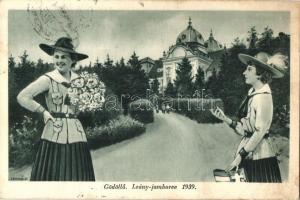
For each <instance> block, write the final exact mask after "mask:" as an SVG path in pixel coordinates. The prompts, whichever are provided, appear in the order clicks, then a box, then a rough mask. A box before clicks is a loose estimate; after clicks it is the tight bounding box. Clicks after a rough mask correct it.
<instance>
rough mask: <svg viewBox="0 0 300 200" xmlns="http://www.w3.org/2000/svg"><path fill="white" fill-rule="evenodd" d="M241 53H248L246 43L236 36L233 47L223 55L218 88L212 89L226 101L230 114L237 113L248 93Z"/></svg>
mask: <svg viewBox="0 0 300 200" xmlns="http://www.w3.org/2000/svg"><path fill="white" fill-rule="evenodd" d="M239 53H248V50H247V48H246V45H245V44H244V43H243V42H242V41H240V39H239V38H236V39H235V40H234V42H233V43H232V47H231V48H230V49H228V51H227V52H225V54H224V55H223V57H222V60H221V66H220V72H219V76H218V81H217V82H218V83H219V84H218V86H219V88H218V89H217V90H214V92H213V91H211V92H212V93H214V95H216V96H218V97H220V98H221V99H222V100H223V102H224V107H225V111H226V112H227V114H229V115H235V114H236V112H237V110H238V107H239V105H240V103H241V101H242V98H243V96H244V95H246V93H247V89H246V85H245V81H244V78H243V75H242V73H243V71H244V67H243V64H242V63H241V62H240V61H239V59H238V54H239Z"/></svg>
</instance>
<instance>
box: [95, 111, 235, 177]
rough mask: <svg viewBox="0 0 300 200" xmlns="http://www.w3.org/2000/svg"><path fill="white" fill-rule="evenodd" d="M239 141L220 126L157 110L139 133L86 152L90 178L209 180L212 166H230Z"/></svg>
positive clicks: (226, 128)
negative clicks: (90, 161) (91, 169)
mask: <svg viewBox="0 0 300 200" xmlns="http://www.w3.org/2000/svg"><path fill="white" fill-rule="evenodd" d="M239 139H240V138H239V137H238V136H237V135H235V133H234V132H233V131H232V130H231V129H230V128H229V127H228V126H226V125H225V124H198V123H197V122H195V121H193V120H190V119H189V118H187V117H184V116H181V115H178V114H175V113H170V114H162V113H158V114H155V121H154V123H151V124H148V125H147V130H146V133H144V134H142V135H141V136H138V137H135V138H133V139H130V140H126V141H123V142H121V143H118V144H115V145H111V146H109V147H105V148H101V149H98V150H95V151H93V152H92V157H93V163H94V170H95V174H96V180H98V181H214V179H213V176H212V170H213V169H215V168H225V167H227V165H229V164H230V162H231V161H232V159H233V153H234V151H235V148H236V145H237V144H238V140H239Z"/></svg>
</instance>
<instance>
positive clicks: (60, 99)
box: [51, 92, 63, 105]
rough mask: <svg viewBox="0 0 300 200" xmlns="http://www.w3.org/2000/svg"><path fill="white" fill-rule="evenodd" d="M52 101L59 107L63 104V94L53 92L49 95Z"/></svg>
mask: <svg viewBox="0 0 300 200" xmlns="http://www.w3.org/2000/svg"><path fill="white" fill-rule="evenodd" d="M51 97H52V101H53V103H54V104H55V105H61V104H62V103H63V94H62V93H60V92H54V93H52V94H51Z"/></svg>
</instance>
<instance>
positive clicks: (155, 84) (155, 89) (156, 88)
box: [152, 76, 160, 94]
mask: <svg viewBox="0 0 300 200" xmlns="http://www.w3.org/2000/svg"><path fill="white" fill-rule="evenodd" d="M159 85H160V84H159V81H158V79H157V77H156V76H155V78H154V80H153V83H152V91H153V93H154V94H158V93H159Z"/></svg>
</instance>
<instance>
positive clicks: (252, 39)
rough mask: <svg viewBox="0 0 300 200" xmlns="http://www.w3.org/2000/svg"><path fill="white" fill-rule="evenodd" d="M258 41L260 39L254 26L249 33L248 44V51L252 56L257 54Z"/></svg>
mask: <svg viewBox="0 0 300 200" xmlns="http://www.w3.org/2000/svg"><path fill="white" fill-rule="evenodd" d="M257 40H258V37H257V32H256V29H255V26H252V27H251V29H250V30H249V31H248V38H247V42H249V46H248V49H249V53H250V54H251V55H253V54H255V49H256V42H257Z"/></svg>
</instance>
